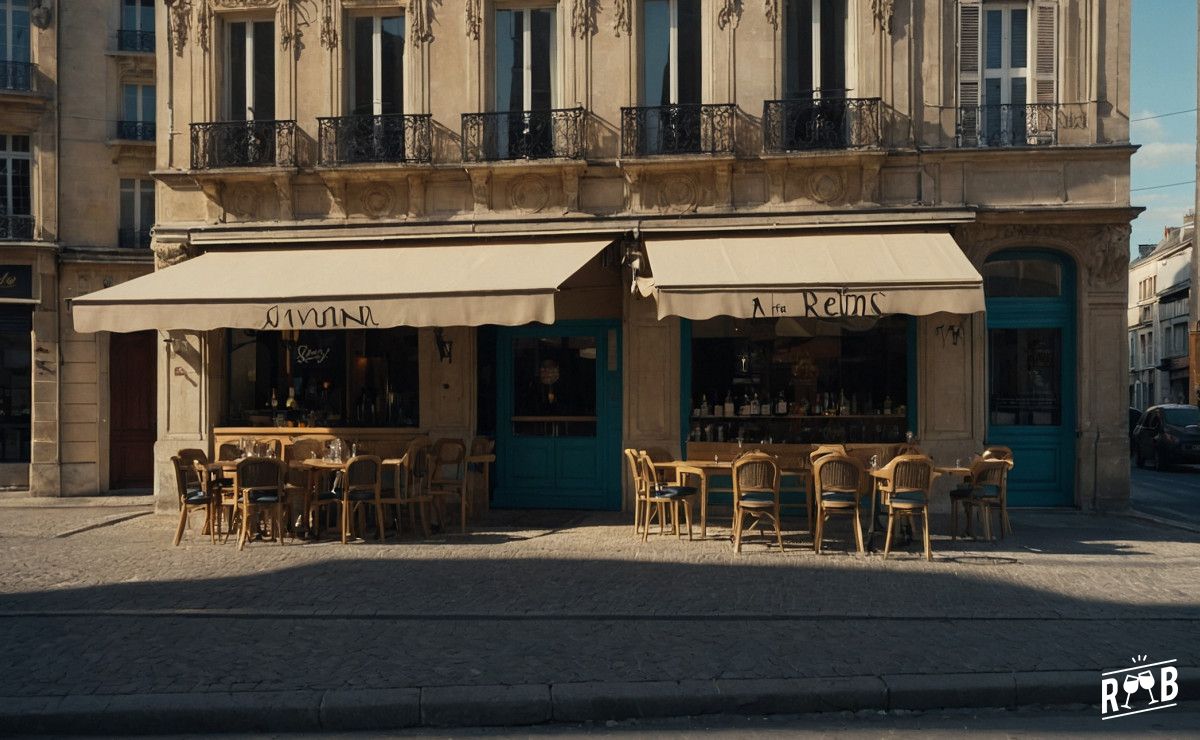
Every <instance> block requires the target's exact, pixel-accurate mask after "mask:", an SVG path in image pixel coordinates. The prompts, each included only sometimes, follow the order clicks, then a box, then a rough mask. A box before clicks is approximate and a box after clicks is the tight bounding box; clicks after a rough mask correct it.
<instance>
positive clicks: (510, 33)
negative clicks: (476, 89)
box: [494, 8, 556, 111]
mask: <svg viewBox="0 0 1200 740" xmlns="http://www.w3.org/2000/svg"><path fill="white" fill-rule="evenodd" d="M554 29H555V23H554V8H533V9H522V10H497V11H496V63H495V65H494V66H495V70H496V95H495V109H496V110H498V111H535V110H549V109H551V108H553V107H554V87H555V77H556V75H555V70H554V67H555V64H554V61H555V57H556V51H555V43H554Z"/></svg>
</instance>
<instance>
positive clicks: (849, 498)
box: [821, 491, 855, 504]
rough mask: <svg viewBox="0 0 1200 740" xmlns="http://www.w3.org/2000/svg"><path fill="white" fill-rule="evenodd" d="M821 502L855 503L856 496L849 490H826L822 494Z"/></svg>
mask: <svg viewBox="0 0 1200 740" xmlns="http://www.w3.org/2000/svg"><path fill="white" fill-rule="evenodd" d="M821 502H822V503H824V504H853V503H854V502H855V496H854V494H853V493H850V492H848V491H826V492H825V493H822V494H821Z"/></svg>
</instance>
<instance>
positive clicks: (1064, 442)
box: [983, 250, 1076, 506]
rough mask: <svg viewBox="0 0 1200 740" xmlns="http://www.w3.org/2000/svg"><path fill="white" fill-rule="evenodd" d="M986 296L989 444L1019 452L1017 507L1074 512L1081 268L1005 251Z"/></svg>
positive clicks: (987, 279)
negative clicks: (1077, 281) (1077, 280)
mask: <svg viewBox="0 0 1200 740" xmlns="http://www.w3.org/2000/svg"><path fill="white" fill-rule="evenodd" d="M983 278H984V292H985V295H986V297H987V332H988V341H987V368H988V379H987V387H988V409H987V441H988V443H989V444H998V445H1007V446H1009V447H1011V448H1012V449H1013V456H1014V459H1015V460H1016V466H1015V467H1014V468H1013V471H1012V474H1011V476H1010V477H1009V484H1008V501H1009V503H1010V504H1011V505H1013V506H1073V505H1075V416H1076V413H1075V398H1076V380H1075V265H1074V263H1073V262H1072V261H1071V260H1070V259H1068V258H1067V257H1065V256H1063V255H1060V254H1058V253H1055V252H1050V251H1042V250H1009V251H1004V252H999V253H997V254H995V255H993V256H992V257H990V258H989V259H988V261H987V262H986V263H985V264H984V266H983Z"/></svg>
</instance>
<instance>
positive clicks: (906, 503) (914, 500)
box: [889, 491, 925, 509]
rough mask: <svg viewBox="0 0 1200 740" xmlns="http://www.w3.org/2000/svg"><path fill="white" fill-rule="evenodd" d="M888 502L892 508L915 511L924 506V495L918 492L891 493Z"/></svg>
mask: <svg viewBox="0 0 1200 740" xmlns="http://www.w3.org/2000/svg"><path fill="white" fill-rule="evenodd" d="M889 501H890V504H891V505H892V506H895V507H898V508H903V509H917V508H920V507H922V506H924V505H925V494H924V493H921V492H920V491H904V492H901V493H893V494H892V496H891V498H890V499H889Z"/></svg>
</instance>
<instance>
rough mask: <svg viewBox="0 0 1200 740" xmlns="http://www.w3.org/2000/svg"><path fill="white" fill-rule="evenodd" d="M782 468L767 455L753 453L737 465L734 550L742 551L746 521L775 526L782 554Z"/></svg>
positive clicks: (735, 466) (734, 474) (734, 469)
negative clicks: (751, 520) (750, 518)
mask: <svg viewBox="0 0 1200 740" xmlns="http://www.w3.org/2000/svg"><path fill="white" fill-rule="evenodd" d="M779 478H780V473H779V464H778V463H776V462H775V458H774V457H773V456H772V455H768V454H767V453H765V452H750V453H747V454H745V455H742V456H741V457H739V458H738V459H737V460H735V461H734V462H733V549H734V552H741V551H742V531H743V527H744V526H745V518H746V517H747V516H751V517H753V518H754V519H755V522H754V526H757V525H758V524H760V523H762V522H763V521H770V522H772V523H774V525H775V539H776V541H777V542H778V543H779V550H780V551H781V552H782V551H783V550H784V547H783V515H782V513H781V511H780V495H779Z"/></svg>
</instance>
